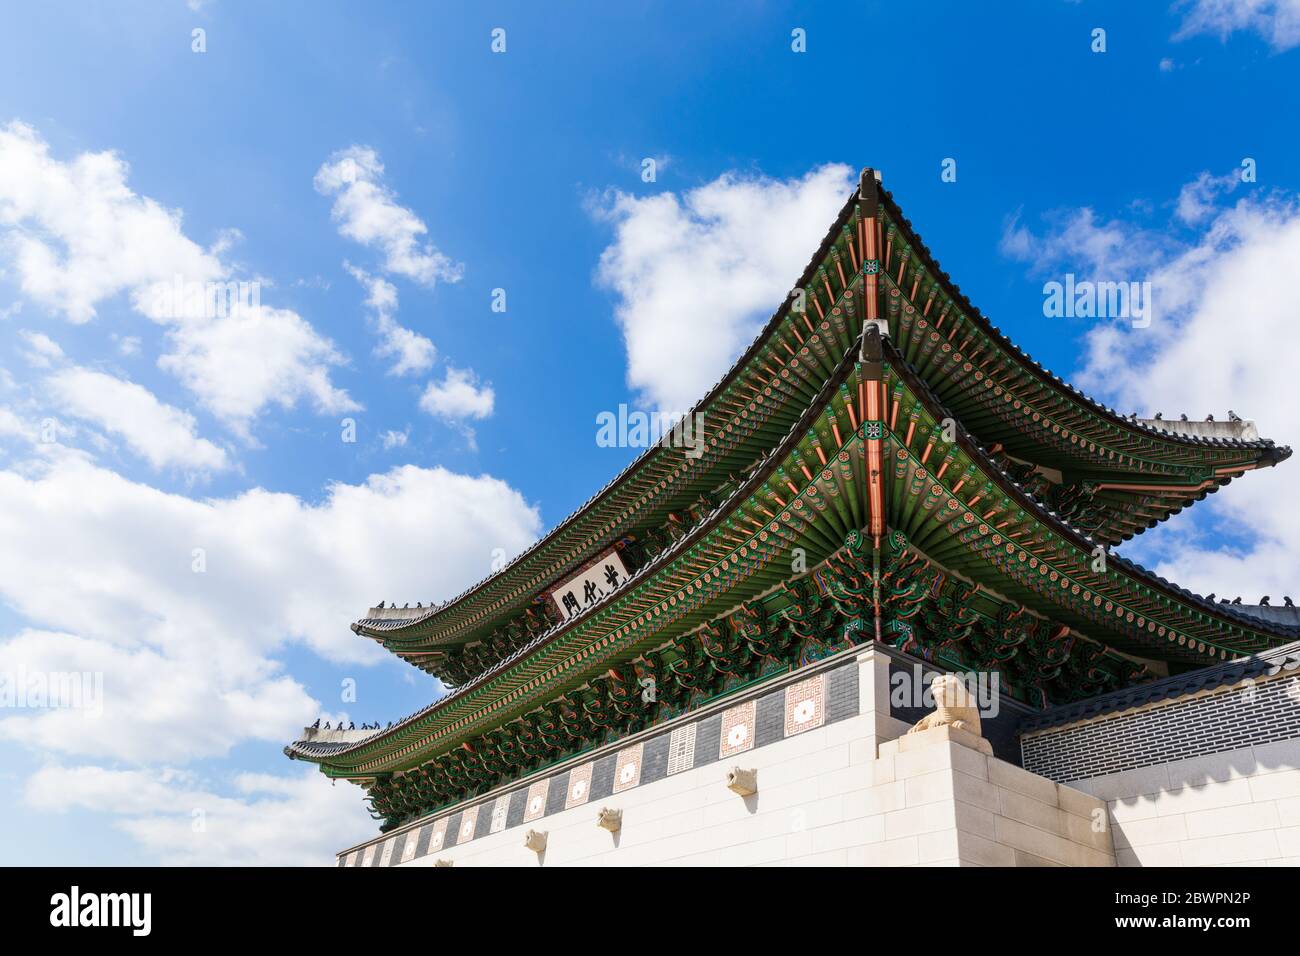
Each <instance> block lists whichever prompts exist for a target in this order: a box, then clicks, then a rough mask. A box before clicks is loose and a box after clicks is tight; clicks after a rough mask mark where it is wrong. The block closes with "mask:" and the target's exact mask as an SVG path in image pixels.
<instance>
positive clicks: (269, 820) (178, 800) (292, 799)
mask: <svg viewBox="0 0 1300 956" xmlns="http://www.w3.org/2000/svg"><path fill="white" fill-rule="evenodd" d="M231 789H232V791H233V792H232V793H230V794H218V793H214V792H213V791H212V788H210V787H208V786H207V785H206V784H205V783H204V781H202V780H200V779H199V778H198V777H197V776H196V775H194V774H192V773H187V772H185V771H181V770H176V769H174V768H162V769H158V770H110V769H106V768H103V767H95V766H61V765H50V766H47V767H43V768H41V769H40V770H38V771H37V772H36V773H35V774H34V775H33V776H32V777H31V778H30V779H29V780H28V782H27V785H26V787H25V788H24V793H23V796H24V801H25V802H26V803H27V804H29V805H30V806H32V807H36V808H39V809H41V810H53V811H55V812H64V811H68V810H76V809H88V810H94V811H97V812H102V813H109V814H112V815H113V816H114V817H115V818H116V825H117V827H118V828H119V829H121V830H122V831H124V832H126V833H128V834H130V835H131V836H132V837H133V838H134V839H135V840H136V841H137V842H138V843H140V844H141V845H142V846H143V847H144V848H145V849H146V850H148V851H150V852H151V853H152V854H153V855H154V856H155V857H156V858H157V859H158V861H159V862H160V863H161V864H162V865H164V866H330V865H333V863H334V853H335V851H337V850H338V849H339V848H341V847H345V846H349V845H351V844H353V843H356V842H358V841H359V840H360V839H362V838H364V837H366V836H369V835H370V831H372V830H373V827H374V824H373V822H372V821H371V820H370V818H369V814H368V813H367V812H366V810H365V808H364V805H363V804H362V802H361V800H360V799H358V797H359V791H358V790H357V788H355V787H353V786H351V785H342V786H331V784H330V782H329V781H328V780H326V779H325V778H324V777H322V776H321V775H320V774H319V773H317V772H315V770H314V769H313V770H304V771H300V772H298V773H294V774H287V775H283V776H281V775H273V774H254V773H245V774H239V775H237V776H236V777H235V779H234V781H233V787H232V788H231ZM196 822H197V823H200V824H201V825H200V826H196Z"/></svg>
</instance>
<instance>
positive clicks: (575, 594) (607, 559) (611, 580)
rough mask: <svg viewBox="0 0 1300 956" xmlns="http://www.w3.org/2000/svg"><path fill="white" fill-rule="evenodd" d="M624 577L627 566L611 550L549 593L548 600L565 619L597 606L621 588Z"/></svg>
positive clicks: (616, 553) (615, 552)
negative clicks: (549, 598) (551, 601)
mask: <svg viewBox="0 0 1300 956" xmlns="http://www.w3.org/2000/svg"><path fill="white" fill-rule="evenodd" d="M627 578H628V573H627V565H625V564H624V563H623V559H622V558H621V557H619V554H618V552H617V551H610V552H608V553H606V554H604V555H602V556H601V557H600V558H598V559H597V560H596V561H595V563H594V564H592V565H591V566H590V567H588V568H586V569H585V570H583V571H581V572H579V573H578V574H575V575H574V576H573V577H571V578H569V580H567V581H565V582H564V583H563V584H561V585H560V586H559V587H557V588H555V589H554V590H552V591H551V600H553V601H554V602H555V606H556V607H558V608H559V609H560V613H561V614H562V615H564V617H565V619H566V620H567V619H569V618H572V617H577V616H578V615H579V614H581V613H582V612H583V611H586V610H587V609H588V608H590V607H593V606H594V605H596V604H598V603H600V601H602V600H603V599H604V598H605V597H607V596H608V595H610V594H612V593H613V592H614V591H617V590H618V589H619V588H620V587H622V586H623V582H624V581H626V580H627Z"/></svg>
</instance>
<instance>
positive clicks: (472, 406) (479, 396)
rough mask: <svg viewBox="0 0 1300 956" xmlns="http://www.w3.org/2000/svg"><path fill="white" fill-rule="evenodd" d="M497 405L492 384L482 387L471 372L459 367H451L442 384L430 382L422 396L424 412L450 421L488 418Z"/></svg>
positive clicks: (421, 402) (421, 405)
mask: <svg viewBox="0 0 1300 956" xmlns="http://www.w3.org/2000/svg"><path fill="white" fill-rule="evenodd" d="M495 402H496V393H495V392H494V391H493V390H492V386H491V385H489V384H484V385H480V384H479V380H478V376H477V375H475V374H474V372H473V371H472V370H471V369H459V368H448V369H447V371H446V374H444V375H443V379H442V381H441V382H430V383H429V384H428V386H427V387H426V388H425V390H424V394H423V395H421V396H420V407H421V408H422V409H424V410H425V411H426V412H428V413H429V414H430V415H436V416H438V417H439V418H442V419H445V420H447V421H461V420H463V419H467V418H487V417H488V416H489V415H491V414H492V407H493V405H494V404H495Z"/></svg>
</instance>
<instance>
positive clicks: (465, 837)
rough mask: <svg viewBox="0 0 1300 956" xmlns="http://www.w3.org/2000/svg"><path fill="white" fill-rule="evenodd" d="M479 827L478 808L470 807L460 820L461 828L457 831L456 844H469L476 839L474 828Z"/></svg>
mask: <svg viewBox="0 0 1300 956" xmlns="http://www.w3.org/2000/svg"><path fill="white" fill-rule="evenodd" d="M477 825H478V807H470V808H469V809H467V810H466V811H465V814H464V816H462V817H461V818H460V828H459V829H458V830H457V831H456V844H457V845H460V844H461V843H468V842H469V841H470V840H472V839H474V827H475V826H477Z"/></svg>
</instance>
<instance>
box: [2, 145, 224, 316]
mask: <svg viewBox="0 0 1300 956" xmlns="http://www.w3.org/2000/svg"><path fill="white" fill-rule="evenodd" d="M128 171H129V169H128V166H127V164H126V162H125V161H123V160H122V159H121V158H120V157H119V156H117V154H115V153H112V152H100V153H82V154H81V155H80V156H77V157H76V158H75V159H72V160H70V161H68V162H62V161H60V160H58V159H55V158H54V157H52V156H51V155H50V148H49V145H48V144H47V143H46V142H45V141H44V140H43V139H42V138H41V137H40V135H39V134H38V133H37V132H36V130H35V129H34V128H32V127H31V126H28V125H26V124H24V123H20V122H16V121H15V122H11V123H9V124H8V125H7V126H4V127H0V246H2V247H3V249H4V251H5V253H6V254H7V257H8V258H9V260H10V261H11V262H12V264H13V266H14V268H15V269H16V271H17V275H18V279H19V282H20V285H21V288H22V291H23V293H24V294H26V295H27V296H29V297H30V298H32V299H34V300H35V301H37V302H40V303H41V304H42V305H45V306H47V307H49V308H50V309H53V310H55V311H58V312H62V313H63V314H64V315H66V317H67V318H68V319H70V320H71V321H73V322H78V323H80V322H88V321H89V320H90V319H92V318H94V316H95V312H96V307H97V306H98V305H99V303H100V302H102V301H103V300H104V299H107V298H110V297H112V296H115V295H117V294H119V293H122V292H126V291H130V290H134V289H138V288H141V287H143V286H145V285H148V284H150V283H152V282H156V281H159V280H162V279H166V280H170V279H171V278H172V276H173V275H184V276H187V277H190V278H192V279H194V280H196V281H203V280H208V279H216V278H218V277H219V276H220V275H221V274H222V271H223V270H222V266H221V263H220V261H219V260H218V259H217V258H216V257H215V256H213V255H211V254H209V253H208V252H206V251H204V249H202V248H201V247H200V246H199V245H198V244H197V243H195V242H193V241H192V240H190V239H189V238H187V237H186V236H185V234H184V233H183V232H182V231H181V214H180V212H179V211H177V210H173V209H167V208H166V207H164V206H162V205H160V204H159V203H157V202H155V201H154V200H152V199H150V198H148V197H146V196H139V195H137V194H136V193H134V192H132V191H131V189H130V188H129V187H128V186H127V182H126V180H127V174H128Z"/></svg>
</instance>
